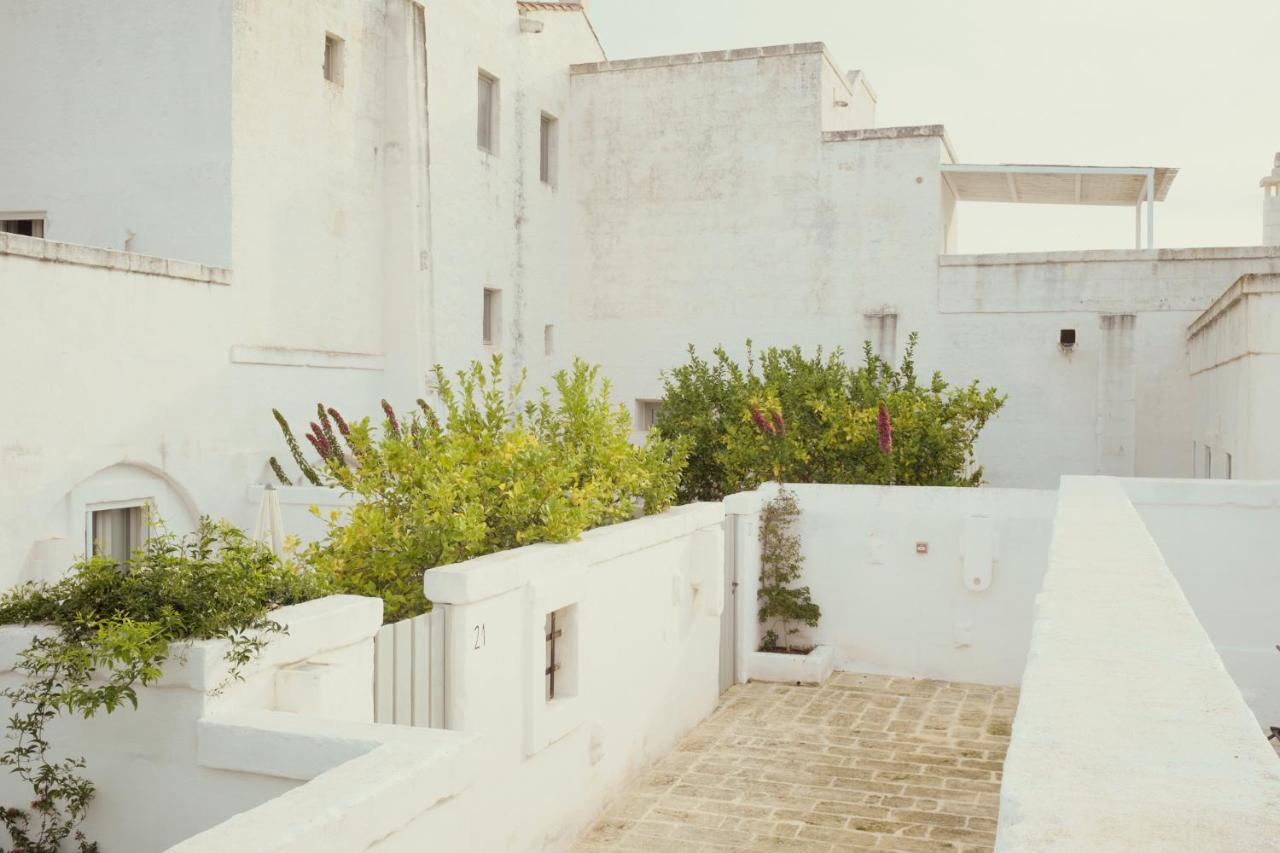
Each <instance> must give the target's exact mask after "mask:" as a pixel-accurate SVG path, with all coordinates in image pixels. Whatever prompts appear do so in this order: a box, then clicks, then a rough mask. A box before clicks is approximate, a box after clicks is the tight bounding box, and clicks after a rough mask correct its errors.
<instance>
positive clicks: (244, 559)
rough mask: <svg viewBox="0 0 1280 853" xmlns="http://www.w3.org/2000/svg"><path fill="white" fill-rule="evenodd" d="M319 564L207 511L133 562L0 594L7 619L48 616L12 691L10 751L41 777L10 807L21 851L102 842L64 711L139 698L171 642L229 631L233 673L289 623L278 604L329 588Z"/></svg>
mask: <svg viewBox="0 0 1280 853" xmlns="http://www.w3.org/2000/svg"><path fill="white" fill-rule="evenodd" d="M328 591H329V589H328V587H327V586H326V585H325V583H324V582H323V581H321V580H320V579H319V578H317V577H315V576H314V575H313V574H311V573H309V572H305V571H298V570H297V569H296V567H293V566H289V565H285V564H282V563H281V562H280V561H279V560H278V559H277V558H276V557H275V555H274V554H272V553H271V551H270V550H269V549H267V548H265V547H264V546H262V545H260V544H258V543H256V542H253V541H251V540H250V539H248V538H247V537H246V536H245V535H244V534H243V533H241V532H240V531H239V530H237V529H235V528H234V527H232V526H230V525H229V524H226V523H225V522H222V523H215V522H212V521H210V520H209V519H201V521H200V524H199V526H198V527H197V528H196V530H195V531H194V532H192V533H190V534H188V535H186V536H177V535H174V534H170V533H158V534H156V535H153V536H151V537H150V538H149V539H148V541H147V543H146V545H145V546H144V547H143V548H142V549H141V550H139V551H138V552H136V553H135V554H134V556H133V558H132V559H131V560H130V562H129V563H128V565H127V566H119V565H117V564H116V563H114V562H113V561H111V560H107V559H103V558H100V557H93V558H89V559H85V560H82V561H80V562H78V563H76V564H75V565H74V566H72V567H71V570H70V572H69V574H68V575H67V577H65V578H64V579H62V580H60V581H58V582H56V583H52V584H49V583H39V584H34V583H28V584H25V585H23V586H18V587H14V588H13V589H11V590H9V591H8V592H6V593H5V594H4V595H3V596H2V597H0V624H4V625H13V624H31V623H42V624H47V625H51V626H53V627H54V628H56V633H54V634H52V635H43V636H38V637H36V639H35V640H34V641H33V642H32V643H31V645H30V646H29V647H28V648H27V649H25V650H24V651H23V652H22V653H21V654H20V657H19V662H18V664H17V667H16V669H17V671H18V672H19V673H21V674H22V675H23V676H24V680H23V681H22V683H21V684H19V685H17V686H13V687H9V688H6V689H5V690H4V691H3V693H2V694H0V695H3V696H4V697H5V698H6V699H7V700H8V701H9V702H10V703H12V705H13V716H12V717H11V718H10V719H9V723H8V734H9V738H10V743H11V746H10V747H9V749H8V750H7V751H6V752H4V753H3V754H0V766H4V767H7V768H8V769H9V771H10V772H12V773H14V774H16V775H17V776H18V777H19V778H21V779H22V780H23V781H24V782H26V783H27V784H28V785H30V786H31V789H32V799H31V803H30V811H26V810H23V809H19V808H12V807H6V808H4V809H0V818H2V819H3V822H4V825H5V828H6V829H7V830H8V832H9V835H10V838H11V840H12V842H13V848H12V849H13V850H14V851H29V853H57V851H59V850H62V849H63V844H64V842H66V843H70V844H74V845H75V849H76V850H78V851H81V853H87V851H95V850H97V849H98V848H97V845H96V843H94V842H90V841H89V840H88V839H86V838H85V837H84V836H83V834H82V833H81V832H80V831H79V830H78V829H77V828H76V827H77V826H78V824H79V823H80V821H81V820H83V819H84V815H85V811H86V810H87V808H88V806H89V803H90V801H91V800H92V799H93V795H94V786H93V783H92V782H91V781H90V780H89V779H88V778H86V777H85V776H83V775H82V773H81V771H82V770H84V767H85V763H84V760H83V759H82V758H74V757H73V758H61V759H59V758H55V757H54V754H55V753H57V749H56V748H55V747H53V746H52V745H51V744H50V743H49V741H48V739H47V736H46V733H45V727H46V725H47V724H48V723H49V722H50V721H51V720H53V719H55V718H57V717H59V716H62V715H64V714H71V715H76V716H81V717H86V718H87V717H91V716H93V715H94V714H95V713H97V712H98V711H105V712H107V713H110V712H112V711H114V710H116V709H117V708H118V707H120V706H121V705H124V704H126V703H127V704H129V705H132V706H134V707H137V704H138V695H137V688H138V686H139V685H147V684H151V683H153V682H155V681H156V680H157V679H158V678H159V677H160V674H161V665H162V664H163V663H164V662H165V660H167V659H168V657H169V654H170V644H171V643H180V642H182V641H186V640H209V639H215V638H222V639H226V640H228V641H230V643H231V646H230V649H229V650H228V652H227V660H228V661H229V662H230V663H231V676H230V677H232V678H235V677H238V676H239V674H240V671H241V669H242V668H243V667H244V666H245V665H246V664H247V663H249V661H251V660H252V659H253V658H254V657H255V656H257V655H258V653H259V652H261V650H262V648H263V647H264V646H265V645H266V642H267V638H268V637H269V636H270V635H271V634H273V633H279V632H280V631H282V630H284V629H283V627H282V626H281V625H279V624H278V623H276V622H273V621H272V620H271V616H270V613H271V611H272V610H275V609H276V608H278V607H282V606H284V605H287V604H297V603H299V602H302V601H308V600H310V599H313V598H319V597H321V596H323V595H326V594H328Z"/></svg>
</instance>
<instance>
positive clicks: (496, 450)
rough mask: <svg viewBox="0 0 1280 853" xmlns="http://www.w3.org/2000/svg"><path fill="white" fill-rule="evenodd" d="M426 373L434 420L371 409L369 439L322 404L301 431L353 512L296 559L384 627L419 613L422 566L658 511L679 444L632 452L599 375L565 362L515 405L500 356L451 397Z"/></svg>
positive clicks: (476, 368) (360, 426)
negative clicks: (367, 603) (376, 613)
mask: <svg viewBox="0 0 1280 853" xmlns="http://www.w3.org/2000/svg"><path fill="white" fill-rule="evenodd" d="M435 377H436V384H437V388H438V393H439V405H440V407H441V411H440V413H439V414H437V413H436V411H435V410H434V409H432V408H431V407H430V406H429V405H428V404H427V403H426V402H425V401H423V400H419V401H418V406H419V411H417V412H414V413H413V414H411V415H409V416H408V417H404V418H402V417H401V416H399V415H397V414H396V412H395V411H394V410H393V409H392V408H391V406H389V405H387V404H386V402H385V401H384V403H383V412H384V415H385V417H384V418H383V420H382V429H381V432H380V433H375V431H374V429H373V428H372V427H371V426H370V424H369V421H368V419H365V420H362V421H360V422H359V423H354V424H351V425H350V426H348V425H347V423H346V422H345V421H344V420H343V419H342V418H341V416H340V415H339V414H338V413H337V412H336V411H334V410H332V409H328V410H326V409H324V408H323V406H322V407H320V409H319V410H318V411H319V415H318V419H317V421H316V422H315V423H313V424H312V425H311V432H310V433H309V434H308V435H307V440H308V441H309V442H310V443H311V445H312V446H313V447H314V448H315V449H316V450H317V452H318V453H319V455H320V457H321V459H322V460H323V462H322V464H321V466H320V467H319V468H318V469H317V468H316V467H315V466H309V467H311V468H312V470H313V471H314V473H315V475H316V478H317V480H319V481H320V482H322V483H324V484H326V485H330V486H335V487H338V488H342V489H345V490H347V491H349V492H351V493H353V494H354V495H355V498H356V503H355V505H354V506H353V507H352V508H351V510H350V512H349V513H348V514H346V516H343V515H340V514H337V513H335V514H333V515H331V516H330V517H329V531H328V537H327V539H326V540H324V541H323V542H320V543H316V544H315V545H312V546H311V547H310V548H309V549H307V550H306V551H305V552H304V554H303V555H302V556H303V559H305V560H306V561H308V562H310V563H311V564H313V565H315V566H316V567H317V568H319V569H320V570H322V571H323V572H325V573H326V574H329V575H331V576H332V577H333V578H334V582H335V584H336V585H337V586H338V588H340V589H341V590H343V591H345V592H353V593H358V594H361V595H376V596H381V597H382V599H383V600H384V601H385V602H386V610H385V614H384V615H385V618H386V620H387V621H388V622H392V621H396V620H399V619H404V618H408V617H410V616H414V615H417V614H419V613H422V612H425V611H427V610H429V609H430V602H429V601H427V599H426V597H425V596H424V595H423V593H422V577H423V573H424V572H425V571H426V570H427V569H430V568H433V567H435V566H440V565H446V564H449V563H455V562H459V561H462V560H467V559H470V558H472V557H478V556H481V555H483V554H490V553H493V552H496V551H503V550H506V549H508V548H516V547H519V546H521V545H528V544H531V543H534V542H567V541H569V540H572V539H575V538H577V536H578V535H579V534H580V533H582V532H583V531H584V530H588V529H590V528H592V527H598V526H600V525H605V524H612V523H614V522H618V521H624V520H627V519H631V518H634V517H635V516H636V514H637V513H638V512H644V513H656V512H661V511H663V510H665V509H667V508H668V507H669V506H671V503H672V501H673V499H674V496H675V492H676V486H677V483H678V481H679V476H680V471H681V468H682V467H683V464H684V453H683V451H682V450H681V444H680V443H679V442H676V441H671V440H666V439H661V438H657V437H655V438H654V439H652V440H651V441H650V442H649V443H648V444H646V445H645V446H644V447H636V446H634V445H632V444H631V443H630V441H629V440H628V439H629V435H630V430H631V423H630V418H629V417H628V415H627V412H626V409H625V408H624V407H621V406H614V405H612V404H611V403H610V402H609V386H608V383H607V382H604V381H602V380H601V379H600V377H599V375H598V368H596V367H592V366H589V365H587V364H585V363H583V362H581V361H575V363H574V365H573V368H572V369H571V370H569V371H562V372H560V373H558V374H556V376H555V378H554V385H555V393H554V394H552V393H551V392H550V391H548V390H546V389H543V391H542V393H541V394H540V396H539V398H538V399H537V400H535V401H533V402H528V403H525V404H524V405H520V404H519V403H518V402H517V401H518V399H519V395H520V390H521V389H520V383H518V382H517V383H515V384H513V385H512V387H510V388H507V387H505V383H504V382H503V379H502V361H501V359H500V358H499V357H495V358H494V359H493V361H492V363H491V364H490V365H489V367H488V369H487V370H486V369H485V367H484V365H482V364H480V363H479V362H475V363H473V364H472V365H471V367H470V368H469V369H468V370H465V371H460V372H459V373H458V374H457V386H456V387H455V386H454V384H453V383H452V382H450V381H449V380H448V379H447V378H446V376H445V373H444V371H443V370H442V369H441V368H439V367H437V368H436V370H435ZM280 420H281V422H282V424H283V419H280ZM283 426H284V429H285V434H286V441H287V442H289V443H290V446H291V447H296V446H297V442H296V441H295V440H293V437H292V435H291V434H290V431H289V429H288V426H287V424H283ZM335 426H336V435H335ZM339 441H341V442H342V443H343V445H344V447H339V446H338V442H339ZM295 459H296V461H298V463H299V465H300V466H305V465H306V460H305V459H304V458H301V454H295ZM276 467H278V465H277V466H276ZM303 470H304V476H305V471H306V470H307V469H306V468H305V467H304V468H303Z"/></svg>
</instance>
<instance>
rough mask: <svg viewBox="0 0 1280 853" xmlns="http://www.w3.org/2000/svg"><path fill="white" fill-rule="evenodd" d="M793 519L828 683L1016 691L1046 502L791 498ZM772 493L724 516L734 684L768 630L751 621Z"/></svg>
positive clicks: (999, 493)
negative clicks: (862, 675)
mask: <svg viewBox="0 0 1280 853" xmlns="http://www.w3.org/2000/svg"><path fill="white" fill-rule="evenodd" d="M787 488H789V489H792V490H794V491H795V493H796V499H797V502H798V504H799V506H800V518H799V521H798V524H797V532H798V533H799V535H800V538H801V541H802V547H803V553H804V557H805V565H804V573H803V576H802V579H801V583H803V584H807V585H808V586H809V587H810V590H811V591H812V594H813V600H814V601H815V602H816V603H817V604H818V605H819V607H821V608H822V620H821V622H820V623H819V625H818V627H817V628H814V629H810V628H802V633H801V634H800V635H799V636H800V637H801V638H802V639H804V640H807V641H808V642H812V643H817V644H822V645H829V646H832V647H833V648H834V652H835V666H836V669H839V670H846V671H854V672H876V673H887V674H893V675H906V676H913V677H918V678H941V679H947V680H952V681H973V682H981V683H987V684H1008V685H1012V684H1017V683H1018V679H1019V677H1020V676H1021V673H1022V668H1023V666H1024V664H1025V661H1026V653H1027V648H1028V645H1029V643H1030V637H1031V620H1032V605H1033V601H1034V598H1035V594H1036V592H1037V591H1038V590H1039V588H1040V582H1041V579H1042V577H1043V575H1044V568H1045V561H1046V555H1047V553H1048V547H1049V537H1050V533H1051V523H1052V517H1053V507H1054V501H1055V498H1056V495H1055V493H1054V492H1052V491H1038V490H1026V489H990V488H980V489H963V488H926V487H915V486H912V487H907V486H898V487H889V486H851V485H797V486H788V487H787ZM776 493H777V486H776V485H772V484H771V485H766V486H763V487H761V488H760V489H758V490H756V491H753V492H744V493H742V494H738V495H733V496H731V497H729V498H728V499H727V500H726V502H725V507H726V513H727V514H728V516H729V518H730V519H731V523H730V525H729V527H730V529H731V530H732V531H733V532H732V534H731V535H732V536H733V542H732V550H733V553H734V555H735V556H734V560H735V564H736V567H735V572H736V581H737V584H738V588H737V595H736V605H735V606H736V609H737V628H736V630H737V643H736V645H737V649H736V668H737V677H738V680H739V681H745V680H747V679H749V678H752V677H764V676H763V675H762V674H760V673H754V674H753V673H752V672H751V670H750V661H751V653H752V652H754V650H755V649H756V647H757V646H758V644H759V641H760V636H761V631H762V630H763V629H762V627H761V626H760V624H759V623H758V621H757V619H756V590H757V589H758V587H759V577H760V545H759V541H758V535H759V514H760V508H761V506H762V505H763V503H764V502H765V501H766V500H768V499H769V498H771V497H772V496H773V495H775V494H776Z"/></svg>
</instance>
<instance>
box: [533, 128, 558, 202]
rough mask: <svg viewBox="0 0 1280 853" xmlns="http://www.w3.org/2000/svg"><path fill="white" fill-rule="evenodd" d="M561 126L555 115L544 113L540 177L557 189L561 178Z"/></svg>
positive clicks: (540, 144)
mask: <svg viewBox="0 0 1280 853" xmlns="http://www.w3.org/2000/svg"><path fill="white" fill-rule="evenodd" d="M559 128H560V122H559V121H558V120H557V119H556V117H555V116H552V115H547V114H546V113H543V114H542V122H541V127H540V131H539V134H538V152H539V156H538V177H539V178H540V179H541V180H542V182H543V183H544V184H546V185H547V186H549V187H551V188H552V189H555V187H556V184H557V181H558V178H559V175H558V174H557V172H558V171H559V166H558V160H559V147H560V141H559V136H560V131H559Z"/></svg>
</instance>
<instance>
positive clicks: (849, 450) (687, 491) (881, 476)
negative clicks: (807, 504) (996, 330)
mask: <svg viewBox="0 0 1280 853" xmlns="http://www.w3.org/2000/svg"><path fill="white" fill-rule="evenodd" d="M915 347H916V335H915V334H914V333H913V334H912V335H911V338H910V342H909V343H908V345H907V350H906V354H905V355H904V356H903V359H902V366H901V368H899V369H896V370H895V369H894V368H893V366H892V365H890V364H888V363H887V362H885V361H884V360H883V359H881V358H879V357H878V356H876V355H875V354H873V353H872V351H871V345H870V344H869V343H868V344H867V345H866V346H865V348H864V354H863V361H862V364H861V365H859V366H857V367H856V368H855V367H852V366H850V365H847V364H845V362H844V360H843V353H842V352H841V351H840V350H836V351H834V352H831V353H828V354H824V353H823V352H822V350H821V349H819V350H818V352H817V353H816V354H815V355H814V356H813V357H812V358H807V357H805V356H804V355H803V353H802V352H801V350H800V348H799V347H792V348H790V349H776V348H770V349H767V350H765V351H764V352H762V353H760V354H759V356H758V357H757V356H756V354H755V353H754V352H753V351H752V350H751V342H750V341H748V342H747V350H748V355H747V363H746V366H745V367H743V366H741V365H739V364H737V363H735V362H734V361H733V360H732V359H730V358H729V357H728V355H727V354H726V353H725V351H724V349H723V348H721V347H717V348H716V350H715V357H714V359H713V360H712V361H707V360H706V359H703V358H701V357H699V356H698V354H697V352H696V351H695V350H694V348H693V347H690V348H689V362H688V363H687V364H683V365H680V366H679V367H676V368H674V369H673V370H670V371H668V372H666V373H665V374H664V375H663V383H664V389H665V391H664V393H665V399H664V400H663V404H662V409H661V412H660V414H659V417H658V421H657V424H656V426H655V429H654V431H655V432H656V433H657V434H658V435H660V436H661V437H663V438H665V439H668V440H671V441H684V442H687V443H688V446H689V449H690V452H689V461H688V465H687V467H686V469H685V474H684V478H683V480H682V481H681V485H680V491H679V499H680V500H681V501H692V500H718V499H720V498H722V497H724V496H725V495H728V494H733V493H734V492H739V491H743V490H746V489H753V488H755V487H756V486H758V485H760V484H761V483H763V482H764V481H766V480H768V479H770V478H779V479H781V480H783V481H785V482H792V483H874V484H890V483H896V484H900V485H917V486H976V485H979V484H981V482H982V469H981V468H980V467H976V466H975V465H974V455H973V445H974V442H975V441H976V440H977V437H978V433H979V431H980V430H981V429H982V428H983V426H985V425H986V423H987V421H988V420H989V419H990V418H991V417H992V416H994V415H995V414H996V412H998V411H999V410H1000V407H1001V406H1002V405H1003V404H1004V399H1005V398H1004V397H1003V396H1001V395H1000V394H999V393H998V392H997V391H996V390H995V389H994V388H987V389H981V388H979V386H978V383H977V382H974V383H972V384H970V385H966V386H951V385H948V384H947V383H946V382H944V381H943V379H942V377H941V375H940V374H937V373H935V374H934V375H933V377H932V378H931V379H930V380H929V381H928V382H925V383H922V382H920V381H919V380H918V379H917V377H916V373H915ZM881 403H884V405H885V409H886V412H887V417H888V418H891V420H892V428H893V440H892V450H891V452H883V451H882V448H881V444H882V441H881V436H880V432H881V428H882V427H883V426H884V425H885V424H881V423H878V421H879V420H880V419H879V418H878V410H879V407H880V404H881ZM757 414H760V415H763V416H764V417H766V418H770V419H771V418H772V417H774V416H776V417H778V418H779V423H778V425H777V427H776V429H777V432H778V436H777V440H774V436H773V435H771V434H769V433H768V432H767V431H765V430H762V429H761V428H760V426H759V425H758V424H757V423H755V421H754V418H755V417H756V415H757Z"/></svg>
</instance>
